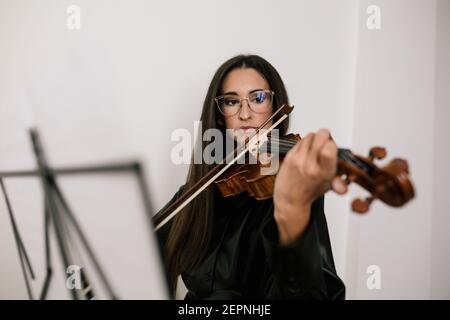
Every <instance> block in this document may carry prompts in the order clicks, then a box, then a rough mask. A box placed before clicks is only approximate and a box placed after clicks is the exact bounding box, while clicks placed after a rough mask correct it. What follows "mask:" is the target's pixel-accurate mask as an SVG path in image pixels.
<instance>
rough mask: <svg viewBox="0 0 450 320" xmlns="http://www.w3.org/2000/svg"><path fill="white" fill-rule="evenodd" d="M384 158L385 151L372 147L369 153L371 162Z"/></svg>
mask: <svg viewBox="0 0 450 320" xmlns="http://www.w3.org/2000/svg"><path fill="white" fill-rule="evenodd" d="M384 157H386V149H385V148H382V147H373V148H371V149H370V151H369V158H370V160H371V161H373V159H377V160H381V159H383V158H384Z"/></svg>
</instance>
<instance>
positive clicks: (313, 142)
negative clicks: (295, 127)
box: [273, 129, 347, 245]
mask: <svg viewBox="0 0 450 320" xmlns="http://www.w3.org/2000/svg"><path fill="white" fill-rule="evenodd" d="M337 151H338V150H337V146H336V144H335V143H334V141H333V140H331V136H330V132H329V131H328V130H326V129H321V130H319V131H318V132H317V133H315V134H314V133H310V134H308V135H307V136H306V137H305V138H304V139H302V140H300V141H299V142H298V143H297V144H296V145H295V146H294V147H293V148H292V149H291V150H290V151H289V152H288V153H287V155H286V157H285V158H284V161H283V164H282V165H281V167H280V170H279V172H278V174H277V178H276V180H275V187H274V188H275V189H274V194H273V199H274V205H275V210H274V216H275V221H276V223H277V226H278V231H279V235H280V243H281V244H282V245H288V244H290V243H293V242H294V241H296V240H297V239H298V238H299V237H300V236H301V235H302V234H303V232H304V231H305V229H306V227H307V226H308V223H309V220H310V214H311V212H310V208H311V204H312V203H313V201H314V200H315V199H317V198H318V197H320V196H322V195H323V194H324V193H325V192H327V191H328V190H330V189H334V191H335V192H337V193H339V194H343V193H345V192H347V185H346V184H345V183H344V181H343V180H342V179H341V178H339V177H335V175H336V169H337Z"/></svg>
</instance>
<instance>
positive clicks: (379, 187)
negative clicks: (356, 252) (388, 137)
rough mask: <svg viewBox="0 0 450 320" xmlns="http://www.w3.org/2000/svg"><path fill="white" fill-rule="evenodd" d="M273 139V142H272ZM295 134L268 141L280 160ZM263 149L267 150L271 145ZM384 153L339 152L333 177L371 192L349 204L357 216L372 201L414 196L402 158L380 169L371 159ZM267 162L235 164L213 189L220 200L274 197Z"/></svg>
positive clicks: (395, 200)
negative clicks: (335, 176) (356, 153)
mask: <svg viewBox="0 0 450 320" xmlns="http://www.w3.org/2000/svg"><path fill="white" fill-rule="evenodd" d="M274 140H275V141H274ZM299 140H300V136H299V135H298V134H290V135H287V136H285V137H283V138H281V139H271V140H270V142H272V143H273V142H276V143H277V144H278V145H279V148H278V150H277V152H279V155H280V157H281V160H280V165H281V163H282V161H283V157H284V156H285V155H286V153H287V152H289V150H291V148H292V147H294V146H295V144H296V143H297V141H299ZM265 149H267V150H270V145H269V146H267V147H266V148H265ZM385 156H386V150H385V149H384V148H382V147H373V148H371V149H370V152H369V156H368V157H362V156H358V155H355V154H353V153H352V152H351V151H350V150H349V149H343V148H339V149H338V163H337V173H336V175H338V176H341V177H344V181H345V182H346V183H347V184H350V183H351V182H354V183H356V184H358V185H360V186H362V187H363V188H364V189H366V190H367V191H369V192H370V193H371V196H370V197H368V198H366V199H364V200H362V199H355V200H353V202H352V210H353V211H354V212H357V213H366V212H367V211H368V210H369V206H370V204H371V203H372V201H373V200H374V199H380V200H381V201H383V202H384V203H386V204H388V205H390V206H393V207H400V206H402V205H404V204H405V203H407V202H408V201H409V200H410V199H412V198H413V197H414V188H413V186H412V184H411V181H410V179H409V177H408V173H409V170H408V163H407V161H405V160H403V159H399V158H396V159H393V160H391V161H390V162H389V163H388V164H387V165H385V166H383V167H382V168H378V167H377V166H376V165H375V164H374V159H378V160H380V159H383V158H385ZM264 166H267V164H266V163H261V162H258V163H256V164H241V165H235V166H234V167H233V168H231V169H230V170H228V171H227V172H226V173H225V174H224V175H222V176H221V177H220V178H219V179H217V180H216V181H215V185H216V187H217V188H218V189H219V192H220V193H221V195H222V196H223V197H230V196H236V195H238V194H240V193H242V192H247V193H248V195H249V196H250V197H254V198H255V199H256V200H266V199H269V198H271V197H272V196H273V190H274V185H275V177H276V172H273V174H267V172H266V173H264V174H261V169H262V168H263V167H264Z"/></svg>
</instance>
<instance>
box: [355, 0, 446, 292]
mask: <svg viewBox="0 0 450 320" xmlns="http://www.w3.org/2000/svg"><path fill="white" fill-rule="evenodd" d="M371 4H377V5H378V6H379V7H380V8H381V17H382V20H381V21H382V24H381V29H380V30H369V29H367V28H365V27H362V26H361V24H360V29H359V30H360V32H359V37H358V41H359V43H358V64H357V77H356V87H355V114H354V130H353V141H354V147H355V149H358V150H368V149H369V148H370V147H371V146H373V145H382V146H385V147H387V150H388V158H391V157H397V156H399V157H404V158H406V159H407V160H408V162H409V165H410V172H411V175H412V177H413V181H414V183H415V186H416V192H417V195H416V198H415V199H414V201H412V202H411V203H410V204H408V205H407V206H405V207H403V208H401V209H394V208H389V207H386V206H384V205H381V204H379V203H374V204H373V205H372V212H371V214H370V215H368V216H364V217H359V216H355V215H352V216H351V218H350V221H349V232H348V236H349V238H348V248H349V249H348V250H349V251H348V256H347V261H346V262H347V264H346V265H347V269H346V275H347V280H348V284H349V296H350V297H355V298H363V299H399V298H401V299H428V298H436V297H441V298H447V299H448V298H450V295H449V291H448V290H449V288H450V285H449V281H448V274H447V271H448V265H449V264H448V259H449V247H448V243H449V240H450V239H449V234H448V228H449V225H450V221H449V219H448V217H447V216H446V213H447V212H446V211H445V208H447V209H448V200H445V199H444V198H445V195H444V194H445V191H444V190H445V185H444V181H446V180H445V177H448V169H447V168H446V163H448V162H446V161H445V160H446V159H447V160H448V153H449V145H448V141H447V140H448V133H449V132H448V122H449V120H450V118H449V115H448V107H449V99H448V92H449V91H448V90H449V82H448V63H449V57H450V56H449V55H448V38H449V37H448V36H449V31H450V28H449V27H448V26H449V25H448V21H449V19H450V11H449V7H448V1H447V2H438V5H437V4H436V1H420V0H418V1H376V2H375V3H374V2H373V1H360V9H359V10H360V13H359V14H360V15H363V14H364V12H365V9H366V8H367V7H368V6H369V5H371ZM446 71H447V72H446ZM433 173H434V175H433ZM370 265H377V266H379V268H380V271H381V289H380V290H369V289H368V287H367V285H366V280H367V278H368V277H369V275H368V274H366V271H367V268H368V266H370Z"/></svg>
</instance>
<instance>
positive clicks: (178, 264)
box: [165, 55, 289, 293]
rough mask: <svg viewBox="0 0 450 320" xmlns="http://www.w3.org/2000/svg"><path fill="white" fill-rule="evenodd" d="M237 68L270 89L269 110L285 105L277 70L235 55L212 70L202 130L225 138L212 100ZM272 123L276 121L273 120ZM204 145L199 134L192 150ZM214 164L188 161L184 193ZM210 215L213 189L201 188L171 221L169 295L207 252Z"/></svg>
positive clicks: (252, 58)
mask: <svg viewBox="0 0 450 320" xmlns="http://www.w3.org/2000/svg"><path fill="white" fill-rule="evenodd" d="M239 68H251V69H254V70H256V71H257V72H258V73H259V74H260V75H261V76H263V77H264V78H265V79H266V81H267V82H268V83H269V86H270V90H272V91H274V92H275V95H274V99H273V110H276V109H277V108H278V107H279V106H281V105H283V104H287V103H289V101H288V96H287V92H286V88H285V86H284V83H283V80H282V79H281V77H280V75H279V74H278V72H277V70H276V69H275V68H274V67H273V66H272V65H271V64H270V63H269V62H268V61H266V60H265V59H263V58H261V57H260V56H257V55H238V56H236V57H233V58H231V59H229V60H228V61H226V62H225V63H224V64H222V65H221V66H220V67H219V69H218V70H217V71H216V73H215V75H214V77H213V79H212V81H211V84H210V85H209V88H208V92H207V94H206V98H205V101H204V103H203V110H202V114H201V118H200V120H201V122H202V130H207V129H211V128H216V129H219V130H221V131H222V133H223V134H224V136H225V129H226V128H225V124H224V121H223V116H222V114H221V113H220V112H219V110H218V109H217V107H216V105H215V101H214V98H215V97H217V96H219V95H221V94H222V84H223V81H224V79H225V77H226V76H227V75H228V74H229V73H230V71H232V70H234V69H239ZM288 120H289V119H286V120H285V121H283V122H282V123H281V124H280V125H279V126H278V129H279V130H280V135H283V134H285V133H286V131H287V128H288V125H289V122H288ZM275 121H276V119H275ZM206 145H207V142H205V141H203V139H202V134H199V140H198V141H197V144H196V148H199V147H200V146H201V150H203V149H204V148H205V147H206ZM213 167H214V165H208V164H206V163H201V164H194V161H192V162H191V165H190V168H189V172H188V176H187V181H186V184H185V186H184V190H185V191H186V190H189V189H190V188H191V187H192V186H193V185H194V184H195V183H196V182H197V181H198V180H200V178H201V177H203V176H204V175H205V174H207V173H208V172H209V171H210V170H211V169H212V168H213ZM213 212H214V190H213V186H210V187H208V188H207V189H205V190H204V191H203V192H202V193H201V194H200V195H199V196H198V197H197V198H196V199H195V200H193V201H192V202H191V203H190V204H189V205H188V206H186V207H185V209H183V210H182V211H181V212H180V213H179V214H178V215H177V216H176V217H175V218H174V221H173V224H172V227H171V230H170V233H169V236H168V240H167V242H166V255H165V256H166V266H167V271H168V277H169V283H170V285H171V290H172V291H173V293H174V292H175V290H176V282H177V278H178V276H179V275H180V274H181V273H182V272H184V271H187V270H189V269H191V268H194V267H195V265H196V264H197V263H198V262H199V261H200V260H201V258H202V257H203V256H204V254H205V251H206V250H207V247H208V243H209V240H210V238H211V231H212V230H211V229H212V225H213Z"/></svg>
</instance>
